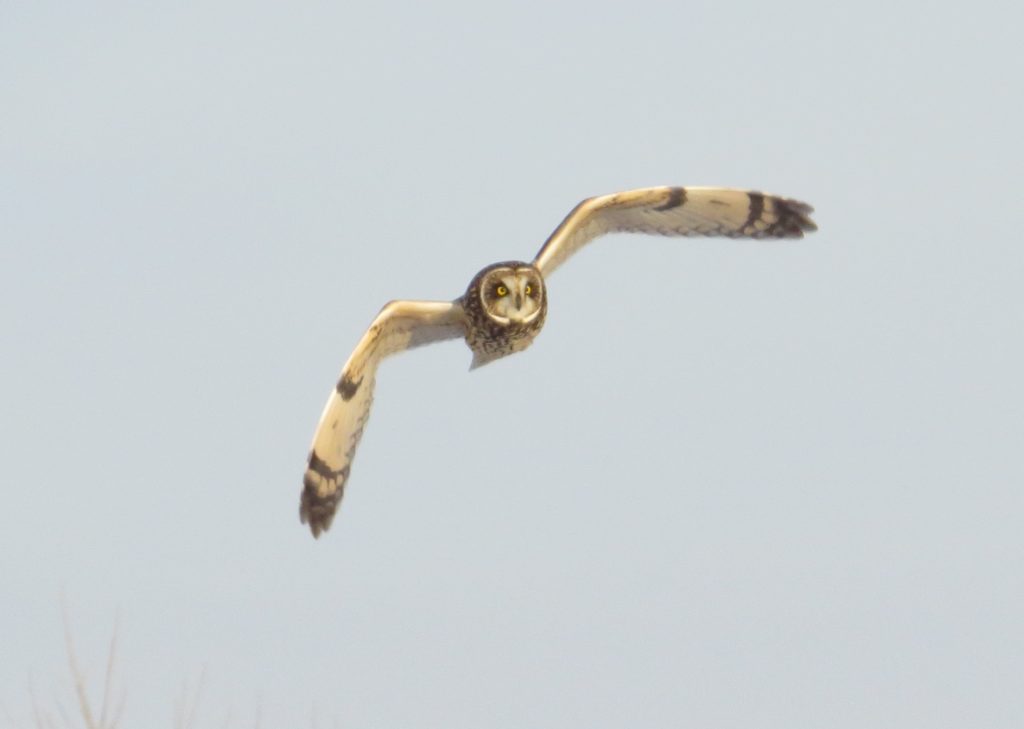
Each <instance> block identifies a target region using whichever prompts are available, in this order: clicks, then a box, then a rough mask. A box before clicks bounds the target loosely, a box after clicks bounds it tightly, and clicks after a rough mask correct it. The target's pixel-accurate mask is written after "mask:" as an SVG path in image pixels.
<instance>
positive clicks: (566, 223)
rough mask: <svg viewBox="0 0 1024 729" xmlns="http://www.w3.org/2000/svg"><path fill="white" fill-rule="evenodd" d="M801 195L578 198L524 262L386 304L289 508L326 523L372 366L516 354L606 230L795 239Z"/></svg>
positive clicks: (807, 226)
mask: <svg viewBox="0 0 1024 729" xmlns="http://www.w3.org/2000/svg"><path fill="white" fill-rule="evenodd" d="M812 211H813V209H812V208H811V207H810V206H809V205H806V204H805V203H802V202H797V201H796V200H790V199H787V198H782V197H776V196H774V195H765V194H762V193H760V192H751V191H746V190H734V189H729V188H722V187H649V188H643V189H639V190H630V191H628V192H618V193H614V194H611V195H602V196H599V197H592V198H588V199H586V200H584V201H583V202H581V203H580V204H579V205H577V206H576V207H575V208H573V209H572V211H571V212H570V213H569V214H568V215H567V216H566V217H565V219H564V220H563V221H562V222H561V223H560V224H559V226H558V227H557V228H555V231H554V232H553V233H552V234H551V236H550V237H549V238H548V239H547V241H546V242H545V243H544V245H542V246H541V248H540V251H539V252H538V253H537V255H536V256H535V257H534V259H533V260H532V261H531V262H529V263H527V262H524V261H505V262H502V263H495V264H493V265H490V266H487V267H486V268H484V269H483V270H482V271H480V272H479V273H477V274H476V276H474V277H473V279H472V281H470V282H469V286H468V287H467V288H466V292H465V293H464V294H463V295H462V296H460V297H459V298H457V299H455V300H454V301H392V302H390V303H388V304H386V305H385V306H384V308H383V309H382V310H381V312H380V313H379V314H378V315H377V318H376V319H374V320H373V323H372V324H370V328H369V329H367V331H366V333H365V334H364V335H363V337H362V339H360V340H359V343H358V344H357V345H356V348H355V351H353V352H352V355H351V356H350V357H349V358H348V361H347V362H346V363H345V366H344V367H343V368H342V370H341V376H340V377H339V379H338V383H337V385H336V386H335V388H334V390H333V391H332V392H331V394H330V397H329V398H328V400H327V405H326V407H325V408H324V411H323V414H322V415H321V416H320V422H319V424H318V425H317V428H316V433H315V434H314V436H313V445H312V448H311V449H310V452H309V458H308V460H307V464H306V473H305V477H304V478H303V489H302V495H301V500H300V505H299V516H300V518H301V520H302V523H304V524H308V525H309V528H310V530H311V531H312V532H313V536H314V537H319V536H320V534H321V533H322V532H323V531H325V530H327V529H328V528H329V527H330V526H331V521H332V520H333V519H334V514H335V512H336V511H337V509H338V504H339V502H340V501H341V497H342V495H343V494H344V491H345V484H346V483H347V481H348V478H349V473H350V471H351V468H352V459H353V457H354V456H355V451H356V447H357V446H358V445H359V439H360V438H361V437H362V434H363V429H364V428H365V427H366V421H367V418H368V417H369V415H370V405H371V403H372V401H373V388H374V384H375V380H376V376H377V365H378V364H379V363H380V362H381V360H383V359H384V358H385V357H387V356H389V355H392V354H395V353H397V352H402V351H405V350H407V349H411V348H413V347H418V346H421V345H424V344H429V343H431V342H440V341H443V340H446V339H464V340H465V342H466V344H467V345H468V346H469V349H470V351H471V352H472V353H473V360H472V363H471V365H470V369H475V368H477V367H481V366H483V365H485V364H487V363H489V362H493V361H494V360H496V359H499V358H501V357H505V356H508V355H510V354H514V353H515V352H521V351H523V350H524V349H526V348H527V347H529V346H530V345H531V344H532V343H533V340H534V339H535V338H536V337H537V335H538V334H539V333H540V330H541V328H542V327H543V326H544V320H545V317H546V316H547V309H548V298H547V279H548V278H549V277H550V276H551V274H552V273H553V272H554V271H555V269H557V268H558V267H559V266H561V265H562V264H563V263H564V262H565V261H566V260H568V259H569V257H570V256H572V255H573V254H574V253H575V252H576V251H578V250H579V249H580V248H582V247H583V246H584V245H586V244H587V243H589V242H590V241H592V240H593V239H595V238H597V237H599V236H602V235H605V234H607V233H649V234H656V235H667V236H723V237H729V238H800V237H803V234H804V233H805V232H811V231H814V230H816V229H817V227H816V226H815V224H814V223H813V222H812V221H811V219H810V217H809V215H810V213H811V212H812Z"/></svg>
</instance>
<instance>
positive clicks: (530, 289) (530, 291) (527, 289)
mask: <svg viewBox="0 0 1024 729" xmlns="http://www.w3.org/2000/svg"><path fill="white" fill-rule="evenodd" d="M532 293H533V287H532V286H530V284H526V295H527V296H529V295H530V294H532Z"/></svg>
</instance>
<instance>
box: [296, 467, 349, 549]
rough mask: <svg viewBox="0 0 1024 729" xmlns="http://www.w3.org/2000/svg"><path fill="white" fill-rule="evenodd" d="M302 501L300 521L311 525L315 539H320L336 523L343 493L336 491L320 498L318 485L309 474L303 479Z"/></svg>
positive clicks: (300, 504) (310, 528)
mask: <svg viewBox="0 0 1024 729" xmlns="http://www.w3.org/2000/svg"><path fill="white" fill-rule="evenodd" d="M303 486H304V488H303V489H302V499H301V501H300V503H299V519H301V520H302V523H303V524H309V530H310V531H311V532H312V533H313V537H314V538H315V539H318V538H319V537H320V534H321V533H322V532H325V531H327V530H328V529H330V528H331V522H332V521H334V513H335V512H336V511H337V509H338V503H339V502H340V501H341V492H340V491H335V492H334V493H332V494H330V495H329V496H325V497H322V496H319V495H318V494H317V489H316V485H315V484H314V483H313V481H312V480H311V479H310V477H309V475H308V474H307V475H306V477H305V478H304V479H303Z"/></svg>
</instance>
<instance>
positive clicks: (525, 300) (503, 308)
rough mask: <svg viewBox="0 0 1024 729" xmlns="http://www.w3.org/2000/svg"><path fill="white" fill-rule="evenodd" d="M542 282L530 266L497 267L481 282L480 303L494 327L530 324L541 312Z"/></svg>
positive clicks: (505, 265) (501, 265)
mask: <svg viewBox="0 0 1024 729" xmlns="http://www.w3.org/2000/svg"><path fill="white" fill-rule="evenodd" d="M544 295H545V294H544V280H543V279H542V278H541V276H540V273H539V272H538V271H537V269H536V268H534V267H533V266H531V265H529V264H525V263H524V264H522V265H510V264H500V265H498V266H495V267H493V268H491V269H490V270H487V271H485V273H484V274H483V277H482V279H481V281H480V289H479V296H480V304H481V305H482V307H483V310H484V313H485V314H487V316H488V318H490V319H491V320H492V321H494V322H496V323H497V324H500V325H503V326H507V325H519V324H529V323H530V322H532V321H534V320H535V319H536V318H537V317H539V316H541V315H542V313H543V311H544Z"/></svg>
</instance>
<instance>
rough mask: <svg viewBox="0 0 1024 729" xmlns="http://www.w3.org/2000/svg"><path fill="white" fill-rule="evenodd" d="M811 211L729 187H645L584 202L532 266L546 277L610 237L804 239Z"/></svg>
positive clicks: (799, 204)
mask: <svg viewBox="0 0 1024 729" xmlns="http://www.w3.org/2000/svg"><path fill="white" fill-rule="evenodd" d="M813 211H814V208H812V207H811V206H810V205H807V204H806V203H802V202H798V201H796V200H789V199H787V198H784V197H776V196H775V195H765V194H763V193H760V192H752V191H747V190H733V189H730V188H727V187H646V188H643V189H640V190H629V191H627V192H616V193H614V194H611V195H601V196H600V197H592V198H588V199H587V200H584V201H583V202H581V203H580V204H579V205H577V206H576V207H575V208H573V209H572V212H570V213H569V214H568V215H567V216H566V217H565V220H563V221H562V222H561V224H560V225H559V226H558V227H557V228H555V232H554V233H552V234H551V237H550V238H548V239H547V241H546V242H545V243H544V245H543V246H541V249H540V251H539V252H538V253H537V257H536V258H534V259H533V265H535V266H536V267H537V268H539V269H540V272H541V273H542V274H543V275H544V276H550V275H551V272H552V271H554V270H555V269H556V268H558V267H559V266H560V265H561V264H562V263H563V262H564V261H565V260H566V259H567V258H569V256H571V255H572V254H573V253H575V252H576V251H578V250H579V249H580V248H582V247H583V246H584V245H586V244H587V243H589V242H590V241H592V240H593V239H594V238H597V237H598V236H600V235H604V234H606V233H653V234H656V235H711V236H726V237H730V238H800V237H802V236H803V234H804V232H805V231H806V232H811V231H814V230H817V229H818V228H817V226H816V225H815V224H814V223H813V222H812V221H811V219H810V218H809V217H808V215H809V214H810V213H811V212H813Z"/></svg>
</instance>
